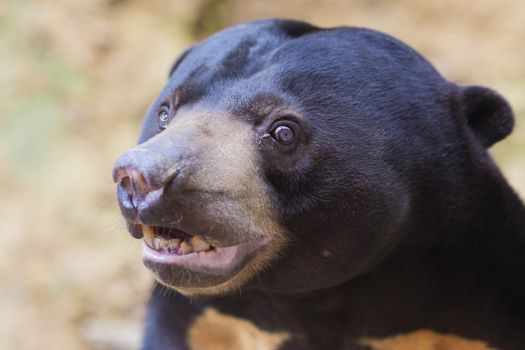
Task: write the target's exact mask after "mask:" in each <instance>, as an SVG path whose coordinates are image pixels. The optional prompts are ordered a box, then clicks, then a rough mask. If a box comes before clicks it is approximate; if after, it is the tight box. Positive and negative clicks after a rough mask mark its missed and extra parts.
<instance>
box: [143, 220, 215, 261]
mask: <svg viewBox="0 0 525 350" xmlns="http://www.w3.org/2000/svg"><path fill="white" fill-rule="evenodd" d="M140 226H141V229H142V233H143V235H144V244H145V245H146V246H147V247H148V248H149V249H151V250H153V251H155V252H156V253H158V254H162V255H177V256H181V255H187V254H190V253H200V252H210V251H212V250H215V247H214V246H212V245H210V244H208V243H206V242H205V241H204V240H202V239H201V238H199V237H197V236H192V235H190V234H188V233H186V232H184V231H180V230H177V229H174V228H169V227H162V226H147V225H140Z"/></svg>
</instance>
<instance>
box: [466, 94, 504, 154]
mask: <svg viewBox="0 0 525 350" xmlns="http://www.w3.org/2000/svg"><path fill="white" fill-rule="evenodd" d="M459 91H460V96H461V102H462V103H461V104H462V107H463V112H464V115H465V116H466V118H467V123H468V125H469V127H470V128H471V130H472V131H473V132H474V134H475V135H476V136H477V138H478V139H479V140H480V142H481V143H482V144H483V146H485V147H486V148H488V147H490V146H492V145H493V144H495V143H496V142H498V141H500V140H503V139H504V138H505V137H506V136H507V135H509V134H510V133H511V131H512V128H513V127H514V115H513V113H512V109H511V107H510V105H509V103H508V102H507V101H506V100H505V99H504V98H503V97H501V96H500V95H499V94H498V93H497V92H495V91H493V90H491V89H489V88H486V87H483V86H463V87H460V88H459Z"/></svg>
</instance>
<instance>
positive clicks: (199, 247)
mask: <svg viewBox="0 0 525 350" xmlns="http://www.w3.org/2000/svg"><path fill="white" fill-rule="evenodd" d="M190 243H191V245H192V246H193V249H194V250H195V251H197V252H201V251H203V250H208V249H210V245H209V244H208V243H206V242H204V241H203V240H202V239H200V238H197V237H192V238H191V239H190Z"/></svg>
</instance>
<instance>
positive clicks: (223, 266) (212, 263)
mask: <svg viewBox="0 0 525 350" xmlns="http://www.w3.org/2000/svg"><path fill="white" fill-rule="evenodd" d="M134 226H135V227H134V228H133V230H134V231H139V232H140V233H142V235H143V242H142V259H143V261H144V264H145V265H146V267H148V268H149V269H150V270H151V271H152V272H153V273H154V274H155V275H156V277H157V279H158V280H159V282H161V283H163V284H166V285H169V286H171V287H174V288H178V287H183V288H188V287H190V288H201V287H207V288H208V287H212V286H213V285H217V284H221V283H224V282H226V281H228V280H230V279H232V278H233V277H235V275H236V274H237V273H238V272H239V271H240V270H242V269H243V267H245V266H246V265H248V264H249V263H250V261H251V260H252V259H253V258H254V257H255V256H257V255H259V253H260V252H261V251H262V250H263V249H264V248H265V247H267V246H268V245H269V243H270V242H271V241H272V239H271V237H270V236H268V235H266V236H259V237H255V238H253V239H250V240H247V241H243V242H239V243H237V244H233V245H227V246H221V245H220V244H216V243H215V242H214V244H215V245H212V244H211V243H209V242H207V241H206V239H205V238H204V237H202V236H197V235H191V234H189V233H187V232H184V231H181V230H179V229H175V228H170V227H163V226H149V225H144V224H135V225H134ZM190 276H191V277H190Z"/></svg>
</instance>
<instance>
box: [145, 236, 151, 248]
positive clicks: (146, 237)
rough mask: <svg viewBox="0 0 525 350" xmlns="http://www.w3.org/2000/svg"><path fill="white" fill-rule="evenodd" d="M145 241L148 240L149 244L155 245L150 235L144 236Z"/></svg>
mask: <svg viewBox="0 0 525 350" xmlns="http://www.w3.org/2000/svg"><path fill="white" fill-rule="evenodd" d="M144 241H146V244H147V245H149V246H150V247H153V240H152V239H151V238H150V237H148V236H144Z"/></svg>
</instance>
